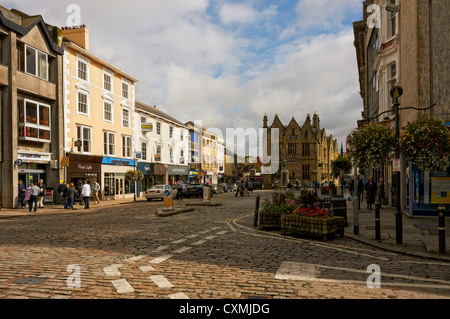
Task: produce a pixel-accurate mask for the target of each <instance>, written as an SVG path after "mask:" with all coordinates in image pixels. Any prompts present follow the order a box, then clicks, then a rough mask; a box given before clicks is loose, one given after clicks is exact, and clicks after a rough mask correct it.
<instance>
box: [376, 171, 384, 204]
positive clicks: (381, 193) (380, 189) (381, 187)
mask: <svg viewBox="0 0 450 319" xmlns="http://www.w3.org/2000/svg"><path fill="white" fill-rule="evenodd" d="M377 196H378V201H379V202H380V205H381V204H384V203H385V198H386V193H385V191H384V178H383V177H381V178H380V181H379V183H378V187H377Z"/></svg>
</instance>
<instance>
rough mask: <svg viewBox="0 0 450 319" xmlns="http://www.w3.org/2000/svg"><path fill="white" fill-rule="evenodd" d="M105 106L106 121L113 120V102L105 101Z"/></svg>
mask: <svg viewBox="0 0 450 319" xmlns="http://www.w3.org/2000/svg"><path fill="white" fill-rule="evenodd" d="M104 106H105V115H104V116H105V120H106V121H110V122H111V121H112V106H111V104H109V103H106V102H105V104H104Z"/></svg>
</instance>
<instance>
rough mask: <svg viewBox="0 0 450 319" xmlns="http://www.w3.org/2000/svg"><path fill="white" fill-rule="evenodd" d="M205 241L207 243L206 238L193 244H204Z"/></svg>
mask: <svg viewBox="0 0 450 319" xmlns="http://www.w3.org/2000/svg"><path fill="white" fill-rule="evenodd" d="M204 243H206V240H199V241H196V242H195V243H192V245H193V246H198V245H202V244H204Z"/></svg>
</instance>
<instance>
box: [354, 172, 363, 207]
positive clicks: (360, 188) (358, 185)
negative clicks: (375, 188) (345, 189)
mask: <svg viewBox="0 0 450 319" xmlns="http://www.w3.org/2000/svg"><path fill="white" fill-rule="evenodd" d="M363 193H364V183H363V181H362V180H361V178H360V176H359V175H358V180H357V182H356V195H357V196H358V209H361V195H362V194H363Z"/></svg>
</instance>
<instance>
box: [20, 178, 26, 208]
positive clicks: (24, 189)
mask: <svg viewBox="0 0 450 319" xmlns="http://www.w3.org/2000/svg"><path fill="white" fill-rule="evenodd" d="M25 191H26V187H25V185H24V183H23V181H22V180H19V206H22V208H24V207H25V202H24V199H25Z"/></svg>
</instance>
